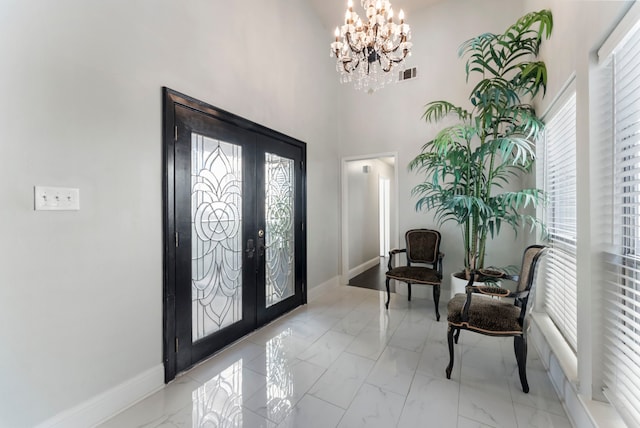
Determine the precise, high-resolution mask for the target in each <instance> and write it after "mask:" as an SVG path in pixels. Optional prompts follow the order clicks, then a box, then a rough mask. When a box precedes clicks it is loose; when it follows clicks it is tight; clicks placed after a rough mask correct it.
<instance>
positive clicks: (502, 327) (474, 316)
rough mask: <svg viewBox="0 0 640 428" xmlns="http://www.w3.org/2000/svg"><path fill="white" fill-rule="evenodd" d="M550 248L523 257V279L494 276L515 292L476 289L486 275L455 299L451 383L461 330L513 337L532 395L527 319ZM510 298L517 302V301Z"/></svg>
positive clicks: (451, 320) (450, 312)
mask: <svg viewBox="0 0 640 428" xmlns="http://www.w3.org/2000/svg"><path fill="white" fill-rule="evenodd" d="M545 251H546V247H544V246H542V245H532V246H530V247H528V248H527V249H526V250H525V252H524V255H523V257H522V268H521V270H520V275H507V274H504V273H497V274H492V275H490V276H491V277H494V278H497V279H500V280H510V281H514V282H516V283H517V287H516V289H515V291H510V290H507V289H505V288H502V287H498V286H491V285H487V286H476V285H473V283H474V281H485V280H487V278H488V274H483V273H482V271H480V272H477V273H474V274H472V275H471V279H470V280H469V283H468V285H467V287H466V294H462V293H460V294H457V295H455V296H454V297H453V298H452V299H451V300H450V301H449V304H448V305H447V310H448V315H447V321H448V323H449V327H448V330H447V339H448V342H449V366H447V370H446V374H447V379H451V370H452V369H453V343H454V341H455V343H458V338H459V336H460V331H461V330H469V331H473V332H475V333H480V334H484V335H488V336H499V337H504V336H513V338H514V350H515V354H516V361H517V363H518V372H519V374H520V383H521V384H522V390H523V391H524V392H525V393H527V392H529V384H528V382H527V372H526V368H527V329H528V319H527V316H528V315H529V312H530V311H531V302H530V301H529V297H531V294H532V291H533V287H534V285H535V282H536V281H535V276H536V269H537V267H538V262H539V261H540V258H541V257H542V255H543V254H544V253H545ZM506 298H513V301H511V299H509V301H507V300H506Z"/></svg>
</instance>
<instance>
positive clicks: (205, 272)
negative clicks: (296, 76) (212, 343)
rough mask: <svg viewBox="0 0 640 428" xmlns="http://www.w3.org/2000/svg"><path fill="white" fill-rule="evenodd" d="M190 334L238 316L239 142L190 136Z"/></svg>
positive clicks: (198, 334) (196, 337)
mask: <svg viewBox="0 0 640 428" xmlns="http://www.w3.org/2000/svg"><path fill="white" fill-rule="evenodd" d="M191 215H192V223H191V226H192V232H191V275H192V282H191V298H192V332H193V333H192V339H193V341H194V342H195V341H196V340H199V339H202V338H204V337H206V336H208V335H210V334H212V333H215V332H216V331H218V330H220V329H222V328H224V327H226V326H228V325H230V324H233V323H235V322H237V321H239V320H241V319H242V147H240V146H238V145H236V144H230V143H226V142H223V141H218V140H214V139H211V138H207V137H204V136H202V135H198V134H195V133H194V134H192V136H191Z"/></svg>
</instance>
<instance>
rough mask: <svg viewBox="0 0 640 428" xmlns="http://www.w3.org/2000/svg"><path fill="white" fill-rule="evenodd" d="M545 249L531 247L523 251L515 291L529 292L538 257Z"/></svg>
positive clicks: (541, 246) (539, 246) (532, 283)
mask: <svg viewBox="0 0 640 428" xmlns="http://www.w3.org/2000/svg"><path fill="white" fill-rule="evenodd" d="M546 249H547V247H545V246H544V245H531V246H529V247H527V249H526V250H524V254H523V255H522V268H521V269H520V280H519V281H518V287H517V291H525V290H531V287H533V285H534V283H535V274H536V267H537V265H538V261H540V257H542V255H543V254H544V253H545V251H546Z"/></svg>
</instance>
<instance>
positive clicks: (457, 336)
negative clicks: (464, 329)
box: [455, 329, 460, 345]
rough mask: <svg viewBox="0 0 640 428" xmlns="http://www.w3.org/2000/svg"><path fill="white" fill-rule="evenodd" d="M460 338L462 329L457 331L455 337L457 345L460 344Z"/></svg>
mask: <svg viewBox="0 0 640 428" xmlns="http://www.w3.org/2000/svg"><path fill="white" fill-rule="evenodd" d="M458 339H460V329H458V331H456V337H455V341H456V345H457V344H458Z"/></svg>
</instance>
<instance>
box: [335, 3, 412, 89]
mask: <svg viewBox="0 0 640 428" xmlns="http://www.w3.org/2000/svg"><path fill="white" fill-rule="evenodd" d="M361 4H362V7H363V8H364V10H365V12H366V19H365V21H364V22H363V21H362V20H361V19H360V17H359V16H358V14H357V13H355V12H354V11H353V1H352V0H349V1H348V4H347V12H346V14H345V23H344V25H343V26H342V27H336V31H335V36H336V41H335V42H333V43H331V56H335V57H336V58H337V64H336V70H337V71H338V72H339V73H340V76H341V77H340V81H341V82H342V83H347V82H352V81H353V82H355V87H356V89H362V90H364V91H368V92H369V93H371V92H373V91H375V90H377V89H380V88H382V87H383V86H384V85H385V84H387V83H390V82H392V81H393V80H394V79H393V77H394V76H395V73H391V71H392V70H393V69H395V70H403V69H404V59H405V58H406V57H407V55H410V52H409V51H410V50H411V46H412V43H411V42H409V41H408V40H410V39H411V29H410V28H409V25H408V24H405V23H404V13H403V12H402V10H401V11H400V13H399V14H398V19H399V21H400V23H399V24H396V23H395V22H393V9H392V8H391V3H390V2H388V1H386V0H384V1H383V0H361Z"/></svg>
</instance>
